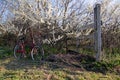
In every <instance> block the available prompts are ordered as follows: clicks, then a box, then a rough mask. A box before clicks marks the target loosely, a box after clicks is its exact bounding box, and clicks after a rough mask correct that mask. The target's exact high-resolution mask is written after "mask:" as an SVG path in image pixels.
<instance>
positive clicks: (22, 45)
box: [14, 28, 44, 60]
mask: <svg viewBox="0 0 120 80" xmlns="http://www.w3.org/2000/svg"><path fill="white" fill-rule="evenodd" d="M27 30H28V32H27V33H29V39H26V38H27V37H26V35H25V34H24V35H22V36H20V37H19V38H18V41H17V43H16V45H15V47H14V57H15V58H16V59H18V60H19V59H22V58H26V57H28V56H27V55H29V56H30V57H31V59H32V60H42V59H43V57H44V49H43V47H42V40H41V39H42V38H41V34H38V33H37V34H36V35H37V38H35V37H34V36H36V35H35V34H33V31H32V29H31V28H28V29H27Z"/></svg>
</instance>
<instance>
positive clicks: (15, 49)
mask: <svg viewBox="0 0 120 80" xmlns="http://www.w3.org/2000/svg"><path fill="white" fill-rule="evenodd" d="M19 49H20V46H19V45H16V46H15V47H14V57H15V58H16V59H18V60H19V59H20V58H21V57H22V53H18V52H17V50H19Z"/></svg>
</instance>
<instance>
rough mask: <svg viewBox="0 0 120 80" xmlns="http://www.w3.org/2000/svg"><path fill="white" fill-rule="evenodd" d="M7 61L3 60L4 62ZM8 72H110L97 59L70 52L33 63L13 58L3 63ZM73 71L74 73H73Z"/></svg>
mask: <svg viewBox="0 0 120 80" xmlns="http://www.w3.org/2000/svg"><path fill="white" fill-rule="evenodd" d="M5 60H7V59H3V62H4V61H5ZM1 65H4V66H5V68H6V69H8V70H21V69H33V68H36V69H43V68H45V69H48V70H56V69H61V70H64V69H69V70H70V71H65V72H66V73H69V74H77V73H73V71H84V70H85V71H86V70H87V71H93V72H99V73H103V74H106V72H107V71H109V68H108V64H107V63H104V62H96V61H95V58H94V57H92V56H89V55H83V54H80V53H75V54H74V52H68V54H56V55H50V56H48V57H47V58H46V59H45V60H44V61H33V60H31V59H28V58H26V59H22V60H16V59H14V58H13V57H12V58H10V59H8V61H6V63H2V64H1ZM71 70H72V72H71Z"/></svg>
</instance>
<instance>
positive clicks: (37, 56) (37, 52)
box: [31, 46, 44, 61]
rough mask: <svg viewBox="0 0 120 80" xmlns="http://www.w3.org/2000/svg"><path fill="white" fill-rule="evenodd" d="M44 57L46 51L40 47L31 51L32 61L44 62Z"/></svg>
mask: <svg viewBox="0 0 120 80" xmlns="http://www.w3.org/2000/svg"><path fill="white" fill-rule="evenodd" d="M43 56H44V49H43V48H42V47H40V46H35V47H34V48H33V49H32V50H31V58H32V60H38V61H39V60H42V59H43Z"/></svg>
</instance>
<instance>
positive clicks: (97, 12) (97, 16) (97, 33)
mask: <svg viewBox="0 0 120 80" xmlns="http://www.w3.org/2000/svg"><path fill="white" fill-rule="evenodd" d="M100 7H101V5H100V4H96V5H95V8H94V28H95V38H94V40H95V53H96V60H97V61H100V60H101V43H102V41H101V17H100Z"/></svg>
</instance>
